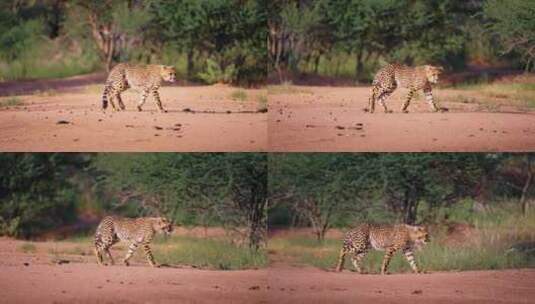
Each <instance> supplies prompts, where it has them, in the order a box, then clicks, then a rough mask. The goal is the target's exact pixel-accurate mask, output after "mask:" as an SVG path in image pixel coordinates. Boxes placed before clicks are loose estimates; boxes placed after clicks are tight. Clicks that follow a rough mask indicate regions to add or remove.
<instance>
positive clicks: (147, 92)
mask: <svg viewBox="0 0 535 304" xmlns="http://www.w3.org/2000/svg"><path fill="white" fill-rule="evenodd" d="M148 96H149V90H143V92H141V100H140V101H139V103H138V104H137V110H138V111H139V112H141V111H142V109H141V107H142V106H143V104H144V103H145V101H147V97H148Z"/></svg>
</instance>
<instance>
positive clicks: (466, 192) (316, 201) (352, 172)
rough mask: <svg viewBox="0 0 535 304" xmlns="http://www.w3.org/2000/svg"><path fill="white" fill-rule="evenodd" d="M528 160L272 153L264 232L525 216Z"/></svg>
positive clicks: (532, 162)
mask: <svg viewBox="0 0 535 304" xmlns="http://www.w3.org/2000/svg"><path fill="white" fill-rule="evenodd" d="M534 173H535V155H532V154H501V153H499V154H489V153H357V154H346V153H313V154H299V153H296V154H273V155H271V156H270V159H269V174H270V176H269V196H270V211H269V224H270V227H274V228H277V227H286V228H287V227H312V228H313V231H314V233H315V235H316V237H317V239H318V240H322V239H323V238H324V237H325V234H326V232H327V230H328V229H329V228H332V227H343V228H345V227H348V226H349V227H351V226H354V225H356V224H358V223H362V222H376V223H394V222H398V223H409V224H421V223H423V224H431V225H433V224H439V225H440V224H448V223H455V222H457V223H468V224H470V223H473V220H474V219H475V218H477V217H478V215H481V214H484V213H486V212H490V211H491V210H494V209H496V208H498V209H501V210H504V211H506V213H507V212H508V213H510V214H526V213H527V212H528V208H529V206H530V204H531V203H530V202H531V201H532V199H533V197H534V195H535V189H534V188H535V187H533V174H534Z"/></svg>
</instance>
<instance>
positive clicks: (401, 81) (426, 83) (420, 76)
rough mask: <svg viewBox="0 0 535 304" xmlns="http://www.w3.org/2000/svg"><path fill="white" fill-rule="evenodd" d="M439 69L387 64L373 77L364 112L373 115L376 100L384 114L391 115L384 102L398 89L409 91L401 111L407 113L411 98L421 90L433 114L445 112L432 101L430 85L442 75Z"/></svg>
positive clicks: (428, 66)
mask: <svg viewBox="0 0 535 304" xmlns="http://www.w3.org/2000/svg"><path fill="white" fill-rule="evenodd" d="M442 70H443V69H442V68H441V67H435V66H432V65H423V66H418V67H414V68H413V67H408V66H404V65H400V64H389V65H387V66H385V67H384V68H382V69H381V70H379V72H377V74H376V75H375V78H374V80H373V83H372V86H373V88H372V94H371V96H370V100H369V107H368V109H365V110H364V111H369V112H370V113H373V112H374V111H375V101H376V100H378V101H379V103H380V104H381V105H382V106H383V108H384V110H385V113H392V111H389V110H388V108H387V107H386V104H385V100H386V99H387V98H388V96H390V95H391V94H392V93H393V92H394V91H395V90H396V88H398V87H402V88H407V89H409V93H407V97H406V98H405V102H403V106H402V108H401V111H402V112H403V113H408V111H407V108H408V107H409V103H410V102H411V99H412V96H413V95H414V93H416V92H417V91H419V90H423V92H424V94H425V100H426V101H427V103H428V104H429V106H430V107H431V109H432V110H433V111H435V112H438V111H446V110H447V109H445V108H439V107H437V105H436V104H435V101H434V100H433V93H432V89H431V84H435V83H437V82H438V76H439V75H440V73H442Z"/></svg>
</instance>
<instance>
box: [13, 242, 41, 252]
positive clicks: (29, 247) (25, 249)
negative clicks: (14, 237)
mask: <svg viewBox="0 0 535 304" xmlns="http://www.w3.org/2000/svg"><path fill="white" fill-rule="evenodd" d="M18 249H19V250H20V251H22V252H24V253H35V252H36V251H37V247H35V245H34V244H31V243H24V244H22V245H20V246H19V248H18Z"/></svg>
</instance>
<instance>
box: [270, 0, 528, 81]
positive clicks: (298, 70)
mask: <svg viewBox="0 0 535 304" xmlns="http://www.w3.org/2000/svg"><path fill="white" fill-rule="evenodd" d="M268 12H269V17H268V28H269V40H268V41H269V42H268V48H269V57H270V66H269V72H270V75H272V77H273V79H277V81H282V82H284V81H288V80H293V79H295V78H296V77H303V76H306V75H308V76H310V75H319V76H326V77H345V78H351V79H356V80H357V81H370V79H371V78H372V77H373V74H374V73H375V71H376V70H377V69H378V67H380V66H382V65H384V64H385V63H386V62H400V63H405V64H409V65H421V64H438V65H442V66H444V67H446V68H447V69H449V70H463V69H467V68H469V67H472V68H487V67H506V68H515V69H521V68H524V69H526V70H533V68H534V64H533V59H534V58H535V51H534V49H535V48H534V46H535V21H533V20H534V19H533V15H534V14H535V2H534V1H531V0H511V1H499V0H466V1H459V0H276V1H270V2H269V9H268Z"/></svg>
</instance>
